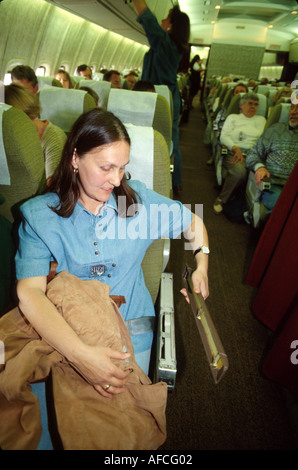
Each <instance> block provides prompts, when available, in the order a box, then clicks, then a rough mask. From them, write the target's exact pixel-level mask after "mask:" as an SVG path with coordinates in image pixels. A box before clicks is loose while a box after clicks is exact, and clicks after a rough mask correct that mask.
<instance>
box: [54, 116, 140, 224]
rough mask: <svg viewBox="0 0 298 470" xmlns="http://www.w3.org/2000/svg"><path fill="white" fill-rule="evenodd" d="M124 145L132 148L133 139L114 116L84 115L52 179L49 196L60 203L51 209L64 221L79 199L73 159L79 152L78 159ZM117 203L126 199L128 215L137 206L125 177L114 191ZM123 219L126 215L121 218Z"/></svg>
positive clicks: (75, 125) (76, 126)
mask: <svg viewBox="0 0 298 470" xmlns="http://www.w3.org/2000/svg"><path fill="white" fill-rule="evenodd" d="M119 141H125V142H127V143H128V144H129V145H130V138H129V135H128V133H127V130H126V128H125V126H124V125H123V124H122V122H121V121H120V120H119V119H118V118H117V117H116V116H115V115H114V114H113V113H111V112H108V111H104V110H103V109H100V108H95V109H92V110H91V111H88V112H87V113H84V114H82V115H81V116H80V117H79V118H78V119H77V121H76V122H75V123H74V124H73V126H72V129H71V131H70V134H69V136H68V138H67V141H66V143H65V146H64V149H63V153H62V157H61V161H60V164H59V165H58V167H57V169H56V171H55V173H54V175H53V176H52V178H51V181H50V184H49V186H48V188H47V192H54V193H56V194H58V196H59V200H60V201H59V203H58V205H57V206H56V207H51V209H52V210H53V211H54V212H56V213H57V214H58V215H60V216H61V217H69V216H70V215H71V214H72V213H73V211H74V208H75V205H76V203H77V201H78V199H79V195H80V189H79V185H78V180H79V178H80V175H79V174H75V173H74V171H73V170H74V169H73V166H72V157H73V153H74V151H76V153H77V155H78V156H79V158H84V154H86V153H87V152H89V151H90V150H92V149H93V148H95V147H100V146H102V145H108V144H112V143H114V142H119ZM114 194H115V196H116V200H117V203H118V198H119V196H125V201H126V211H127V209H128V208H129V207H130V206H131V205H133V204H137V202H138V200H137V194H136V193H135V192H134V191H133V189H132V188H131V187H130V186H129V185H128V184H127V177H126V176H125V175H124V177H123V179H122V181H121V184H120V186H119V187H115V188H114ZM121 215H122V216H123V214H121Z"/></svg>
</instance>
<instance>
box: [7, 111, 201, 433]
mask: <svg viewBox="0 0 298 470" xmlns="http://www.w3.org/2000/svg"><path fill="white" fill-rule="evenodd" d="M129 157H130V138H129V135H128V133H127V130H126V128H125V126H124V125H123V124H122V122H121V121H119V119H118V118H116V117H115V116H114V115H113V114H112V113H109V112H106V111H103V110H100V109H93V110H92V111H89V112H87V113H85V114H83V115H82V116H80V117H79V119H78V120H77V121H76V122H75V124H74V126H73V127H72V130H71V132H70V135H69V136H68V139H67V142H66V145H65V147H64V151H63V155H62V159H61V162H60V164H59V166H58V168H57V170H56V172H55V174H54V176H53V178H52V181H51V185H50V187H49V188H48V192H47V193H46V194H44V195H42V196H38V197H36V198H32V199H30V200H29V201H27V202H26V203H25V204H24V205H23V206H22V207H21V212H22V214H23V222H22V224H21V226H20V229H19V240H20V244H19V249H18V252H17V255H16V273H17V274H16V275H17V279H18V283H17V292H18V297H19V302H20V304H19V305H20V309H21V311H22V313H23V315H24V316H25V317H26V319H27V320H28V321H29V322H30V324H31V325H32V326H33V328H34V329H35V330H36V331H37V333H38V334H39V335H40V337H41V338H43V340H44V341H45V342H46V343H47V344H48V345H50V346H51V347H52V348H53V349H54V350H56V351H58V352H59V353H60V354H61V355H62V357H64V358H65V361H66V362H70V364H71V366H72V368H73V369H74V370H75V371H78V373H79V374H80V375H81V376H82V377H84V379H85V382H86V383H88V384H89V386H90V387H91V388H92V389H93V388H94V389H95V390H96V391H97V392H98V394H100V395H102V397H106V398H112V397H113V396H115V395H117V394H120V393H123V392H125V389H126V388H125V384H126V383H127V382H128V381H129V376H130V371H129V362H128V360H129V356H130V355H129V354H127V353H126V352H123V351H125V349H124V348H123V349H122V350H115V349H113V348H110V347H102V346H101V345H100V344H96V345H94V344H92V343H91V345H90V344H89V343H87V342H85V341H84V339H82V338H81V336H80V335H79V333H78V332H77V331H75V329H73V328H72V327H71V325H70V324H69V323H67V322H66V320H65V319H64V317H63V315H61V312H59V311H58V310H57V309H56V307H55V305H54V303H52V302H51V301H50V300H49V298H48V297H47V295H46V290H47V275H48V274H49V266H50V261H51V260H52V259H55V260H56V261H57V263H58V269H57V272H59V273H60V272H61V271H64V270H66V271H68V272H69V274H71V275H73V276H77V277H78V278H79V279H83V280H93V282H97V280H98V282H102V283H104V284H107V285H109V286H110V289H111V290H110V294H111V295H123V296H125V299H126V303H124V304H123V305H121V308H120V313H121V315H122V316H123V318H124V319H125V320H130V323H131V322H132V321H133V320H135V319H141V318H142V319H145V320H146V318H147V320H148V317H150V316H151V317H155V313H154V306H153V303H152V299H151V296H150V294H149V292H148V290H147V288H146V286H145V282H144V277H143V274H142V266H141V264H142V260H143V256H144V254H145V252H146V250H147V248H148V247H149V245H150V244H151V243H153V241H154V240H155V239H158V238H160V237H163V236H167V237H169V236H170V237H177V236H178V234H179V233H181V232H182V231H183V232H184V234H185V235H186V238H187V239H188V240H189V243H190V246H191V249H193V251H194V252H196V251H197V248H198V247H202V246H204V245H207V246H208V235H207V231H206V228H205V226H204V224H203V221H202V219H200V218H199V217H198V216H197V215H195V214H192V213H191V212H190V211H189V209H187V208H186V207H184V206H183V205H182V203H180V202H179V201H173V200H171V199H168V198H166V197H164V196H161V195H159V194H158V193H156V192H154V191H152V190H148V189H147V188H146V186H145V185H144V184H143V183H141V182H139V181H131V182H130V181H128V180H127V178H126V176H125V167H126V165H127V164H128V162H129ZM120 196H121V198H120ZM123 198H124V200H123ZM136 203H138V211H137V212H135V213H134V214H133V213H132V211H131V209H132V207H133V205H135V204H136ZM119 204H121V209H122V210H121V212H120V210H119ZM160 205H162V206H167V207H168V208H169V209H170V208H171V210H174V212H175V215H173V216H172V217H170V219H171V221H170V226H169V217H166V218H162V217H158V215H157V214H158V212H155V211H158V210H159V209H158V206H160ZM154 207H155V208H156V209H155V211H154V210H153V212H154V213H152V208H154ZM118 210H119V212H118ZM135 210H136V209H135ZM128 213H129V214H130V215H128ZM102 216H103V218H101V217H102ZM136 217H137V218H138V219H140V220H139V221H138V220H135V219H136ZM156 217H157V218H158V219H159V223H158V224H156V220H157V219H156ZM105 219H106V220H107V222H105ZM165 219H167V220H165ZM130 220H132V222H131V225H132V227H133V228H132V229H130V227H129V224H130ZM99 221H100V222H101V223H100V224H99ZM102 222H103V224H102ZM141 224H145V228H146V233H148V234H149V232H150V239H149V238H146V239H145V238H144V237H142V236H141V237H137V238H135V233H136V232H135V227H136V226H138V227H140V226H141ZM102 225H103V226H102ZM153 225H154V227H155V228H154V229H153ZM95 228H96V230H95ZM130 232H131V233H132V234H133V242H132V241H131V240H129V233H130ZM125 234H126V235H125ZM124 235H125V236H124ZM96 240H97V242H96ZM97 244H98V246H97ZM91 247H94V248H91ZM90 248H91V251H90ZM111 257H112V258H111ZM195 259H196V264H197V269H196V270H195V271H194V273H193V275H192V280H193V284H194V289H195V291H196V292H201V293H202V295H203V297H204V298H206V297H207V296H208V276H207V271H208V256H207V255H206V254H204V253H203V251H199V252H198V253H196V255H195ZM99 268H104V271H103V275H101V276H98V275H96V274H98V273H99V272H101V271H99ZM144 323H145V326H144V327H142V326H141V325H140V321H139V322H138V325H139V326H138V329H137V330H136V329H135V330H134V332H131V340H132V345H133V347H134V355H135V359H136V362H137V363H138V364H139V366H140V367H141V368H142V369H143V370H144V371H145V373H148V364H149V359H150V352H151V343H152V338H153V332H152V331H150V328H148V327H147V325H148V322H146V321H145V322H144ZM128 329H129V327H128ZM145 329H146V332H145V333H144V330H145ZM82 331H83V333H82V334H84V328H83V330H82ZM103 334H104V333H103ZM108 334H110V333H108ZM83 338H84V337H83ZM116 361H117V362H116ZM58 393H59V392H58ZM61 393H62V391H61V392H60V394H61ZM73 393H74V396H75V395H76V394H77V391H76V390H73ZM91 396H92V395H91ZM99 401H100V402H102V400H99ZM122 403H123V402H122ZM82 424H83V423H82ZM82 429H84V427H83V428H82ZM79 431H80V430H79Z"/></svg>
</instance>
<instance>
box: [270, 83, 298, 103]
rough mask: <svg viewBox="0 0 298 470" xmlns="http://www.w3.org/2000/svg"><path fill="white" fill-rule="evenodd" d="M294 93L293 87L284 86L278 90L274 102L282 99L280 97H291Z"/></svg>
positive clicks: (273, 98)
mask: <svg viewBox="0 0 298 470" xmlns="http://www.w3.org/2000/svg"><path fill="white" fill-rule="evenodd" d="M292 93H293V89H292V88H289V87H287V86H284V87H283V88H281V89H280V90H277V92H276V93H275V94H274V95H273V97H272V103H273V104H276V103H277V102H278V100H280V98H290V97H291V94H292Z"/></svg>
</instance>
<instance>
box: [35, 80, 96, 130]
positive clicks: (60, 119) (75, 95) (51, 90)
mask: <svg viewBox="0 0 298 470" xmlns="http://www.w3.org/2000/svg"><path fill="white" fill-rule="evenodd" d="M37 96H38V98H39V103H40V107H41V113H40V119H48V120H49V121H51V122H52V123H53V124H55V125H56V126H58V127H60V128H61V129H62V130H63V131H64V132H66V133H68V132H70V129H71V127H72V125H73V123H74V122H75V121H76V120H77V118H78V117H79V116H80V115H81V114H82V113H84V112H87V111H90V110H91V109H94V108H95V107H96V105H95V102H94V99H93V98H92V97H91V96H90V95H89V94H88V93H87V92H86V91H82V90H76V89H70V90H68V89H66V88H57V87H44V88H42V89H41V90H40V92H39V93H38V94H37Z"/></svg>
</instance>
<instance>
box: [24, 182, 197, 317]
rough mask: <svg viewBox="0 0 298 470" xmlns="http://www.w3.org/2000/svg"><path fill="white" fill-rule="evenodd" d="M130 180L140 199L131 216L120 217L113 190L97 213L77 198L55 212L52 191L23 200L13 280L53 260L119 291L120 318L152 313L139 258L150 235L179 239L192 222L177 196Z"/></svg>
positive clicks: (43, 270)
mask: <svg viewBox="0 0 298 470" xmlns="http://www.w3.org/2000/svg"><path fill="white" fill-rule="evenodd" d="M129 184H130V185H131V186H132V187H133V189H134V190H135V191H136V192H137V193H138V194H139V196H140V199H141V204H140V205H139V207H138V212H137V213H136V215H134V216H133V217H128V218H123V217H120V216H119V214H118V209H117V204H116V200H115V197H114V195H113V194H112V195H111V197H110V199H109V201H108V202H106V203H105V204H104V206H103V208H102V209H101V212H100V214H99V215H97V216H95V215H94V214H92V213H91V212H89V211H88V210H87V209H85V208H84V206H83V205H82V204H81V203H80V202H78V203H77V204H76V207H75V210H74V212H73V214H72V215H71V216H70V217H69V218H64V217H61V216H58V215H57V214H56V213H55V212H53V211H52V210H51V209H50V208H49V206H56V205H57V204H58V202H59V199H58V196H57V195H56V194H54V193H48V194H45V195H42V196H38V197H36V198H33V199H31V200H29V201H27V202H26V203H25V204H23V205H22V207H21V212H22V216H23V222H22V224H21V225H20V228H19V248H18V251H17V254H16V258H15V260H16V275H17V279H23V278H28V277H34V276H47V275H48V273H49V265H50V261H53V260H56V261H57V263H58V268H57V272H60V271H64V270H66V271H68V272H69V273H70V274H73V275H75V276H78V277H79V278H81V279H83V280H84V279H85V280H86V279H98V280H99V281H101V282H104V283H106V284H108V285H110V286H111V294H114V295H124V296H125V299H126V303H125V304H123V305H122V306H121V308H120V311H121V314H122V316H123V318H124V320H129V319H133V318H139V317H142V316H152V315H154V307H153V304H152V299H151V296H150V294H149V292H148V290H147V288H146V286H145V282H144V278H143V273H142V268H141V263H142V260H143V257H144V255H145V252H146V250H147V248H148V246H149V245H150V244H151V243H152V242H153V241H154V240H156V239H158V238H161V237H166V238H178V237H179V236H180V234H181V232H182V231H183V230H185V229H186V228H187V227H189V225H190V224H191V220H192V214H191V212H190V211H189V210H188V209H187V208H186V207H184V206H183V205H182V204H181V203H180V202H179V201H173V200H171V199H168V198H166V197H164V196H161V195H159V194H157V193H156V192H154V191H152V190H149V189H147V188H146V186H145V185H144V184H143V183H141V182H138V181H130V182H129ZM119 204H121V202H120V203H119ZM119 209H121V206H119ZM119 212H120V210H119Z"/></svg>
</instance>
